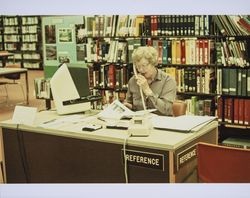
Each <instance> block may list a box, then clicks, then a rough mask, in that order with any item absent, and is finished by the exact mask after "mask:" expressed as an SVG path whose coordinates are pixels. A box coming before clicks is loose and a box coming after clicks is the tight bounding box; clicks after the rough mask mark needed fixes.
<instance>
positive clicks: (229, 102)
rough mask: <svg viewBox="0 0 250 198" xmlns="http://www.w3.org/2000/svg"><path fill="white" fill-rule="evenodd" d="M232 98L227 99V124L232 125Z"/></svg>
mask: <svg viewBox="0 0 250 198" xmlns="http://www.w3.org/2000/svg"><path fill="white" fill-rule="evenodd" d="M233 115H234V114H233V98H227V122H228V123H233Z"/></svg>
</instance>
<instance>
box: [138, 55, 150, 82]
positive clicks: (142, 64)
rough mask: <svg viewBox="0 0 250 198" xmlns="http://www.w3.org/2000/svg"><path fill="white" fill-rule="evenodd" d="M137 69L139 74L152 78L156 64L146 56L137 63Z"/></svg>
mask: <svg viewBox="0 0 250 198" xmlns="http://www.w3.org/2000/svg"><path fill="white" fill-rule="evenodd" d="M136 69H137V71H138V74H141V75H143V76H144V77H145V78H146V79H151V78H152V76H153V72H154V66H153V65H151V64H150V63H149V61H148V60H147V59H145V58H142V59H141V60H140V61H139V62H137V63H136Z"/></svg>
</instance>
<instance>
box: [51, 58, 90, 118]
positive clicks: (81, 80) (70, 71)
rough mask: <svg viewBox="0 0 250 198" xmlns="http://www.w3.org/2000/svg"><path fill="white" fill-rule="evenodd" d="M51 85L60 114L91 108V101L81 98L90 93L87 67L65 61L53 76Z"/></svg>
mask: <svg viewBox="0 0 250 198" xmlns="http://www.w3.org/2000/svg"><path fill="white" fill-rule="evenodd" d="M50 85H51V92H52V95H53V99H54V104H55V107H56V110H57V113H58V114H69V113H77V112H83V111H87V110H90V108H91V105H90V102H87V101H86V100H84V101H82V100H80V99H81V98H82V97H86V96H88V95H89V94H90V90H89V83H88V69H87V68H85V67H79V66H70V67H68V65H67V64H65V63H64V64H62V65H61V66H60V67H59V68H58V70H57V71H56V72H55V73H54V75H53V76H52V78H51V80H50Z"/></svg>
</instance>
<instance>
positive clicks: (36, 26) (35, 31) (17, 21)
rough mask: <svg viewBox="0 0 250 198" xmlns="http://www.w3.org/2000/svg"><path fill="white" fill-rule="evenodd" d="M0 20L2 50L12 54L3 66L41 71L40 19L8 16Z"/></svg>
mask: <svg viewBox="0 0 250 198" xmlns="http://www.w3.org/2000/svg"><path fill="white" fill-rule="evenodd" d="M1 20H2V23H0V26H1V30H2V31H1V37H2V50H5V51H8V52H10V53H13V54H14V56H12V57H8V59H7V60H6V61H5V64H6V65H12V64H14V63H15V64H19V65H21V67H23V68H28V69H42V67H43V62H42V42H41V17H40V16H13V15H10V16H1ZM1 37H0V38H1Z"/></svg>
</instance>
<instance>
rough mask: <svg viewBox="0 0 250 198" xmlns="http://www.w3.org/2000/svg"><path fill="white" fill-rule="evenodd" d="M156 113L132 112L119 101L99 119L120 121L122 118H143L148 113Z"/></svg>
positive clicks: (101, 113)
mask: <svg viewBox="0 0 250 198" xmlns="http://www.w3.org/2000/svg"><path fill="white" fill-rule="evenodd" d="M153 111H156V109H148V110H145V111H144V110H141V111H132V110H130V109H129V108H128V107H126V106H125V105H124V104H122V103H121V102H120V101H119V100H115V101H113V102H112V103H111V104H110V105H108V107H106V108H105V109H104V110H102V111H101V112H100V113H99V114H98V117H99V118H100V119H104V120H106V119H117V120H120V119H122V118H132V117H133V116H143V115H145V114H147V113H150V112H153Z"/></svg>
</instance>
